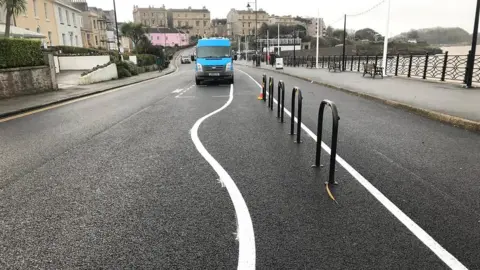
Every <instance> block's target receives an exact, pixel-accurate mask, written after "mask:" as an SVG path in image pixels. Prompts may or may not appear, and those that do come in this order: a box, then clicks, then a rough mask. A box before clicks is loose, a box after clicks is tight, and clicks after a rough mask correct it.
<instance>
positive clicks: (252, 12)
mask: <svg viewBox="0 0 480 270" xmlns="http://www.w3.org/2000/svg"><path fill="white" fill-rule="evenodd" d="M237 12H238V13H239V14H255V10H253V9H250V10H237ZM257 13H267V12H266V11H265V10H257Z"/></svg>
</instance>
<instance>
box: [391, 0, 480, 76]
mask: <svg viewBox="0 0 480 270" xmlns="http://www.w3.org/2000/svg"><path fill="white" fill-rule="evenodd" d="M390 1H391V0H387V25H386V29H385V38H384V39H383V59H382V66H383V76H387V54H388V32H389V31H390V30H389V27H390ZM479 1H480V0H479ZM477 15H478V10H477ZM477 19H478V16H477Z"/></svg>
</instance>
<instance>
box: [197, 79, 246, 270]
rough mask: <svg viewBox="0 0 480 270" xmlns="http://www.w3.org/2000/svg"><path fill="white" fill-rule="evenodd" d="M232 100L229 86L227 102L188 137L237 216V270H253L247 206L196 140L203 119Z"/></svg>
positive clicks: (219, 167)
mask: <svg viewBox="0 0 480 270" xmlns="http://www.w3.org/2000/svg"><path fill="white" fill-rule="evenodd" d="M232 100H233V84H232V85H230V96H229V99H228V101H227V102H226V103H225V104H224V105H223V106H222V107H221V108H219V109H217V110H216V111H213V112H211V113H209V114H207V115H205V116H204V117H202V118H200V119H198V120H197V122H196V123H195V125H193V127H192V130H191V131H190V135H191V138H192V141H193V143H194V144H195V147H196V148H197V150H198V152H199V153H200V154H201V155H202V156H203V158H205V160H206V161H207V162H208V163H209V164H210V166H212V168H213V169H214V170H215V172H216V173H217V174H218V177H219V178H220V179H219V180H220V182H221V183H223V185H224V186H225V187H226V188H227V191H228V194H229V195H230V198H231V200H232V203H233V206H234V208H235V214H236V216H237V239H238V266H237V268H238V269H242V270H243V269H255V236H254V233H253V224H252V219H251V217H250V213H249V211H248V208H247V204H246V203H245V200H244V199H243V197H242V194H241V193H240V190H239V189H238V187H237V185H235V182H234V181H233V179H232V177H230V175H229V174H228V172H227V171H226V170H225V169H224V168H223V167H222V166H221V165H220V163H218V161H217V160H215V158H213V156H212V155H210V153H208V151H207V149H205V147H204V146H203V144H202V142H201V141H200V139H199V138H198V128H199V127H200V125H201V124H202V122H203V121H205V119H207V118H209V117H210V116H213V115H215V114H217V113H219V112H221V111H222V110H224V109H225V108H227V107H228V105H230V103H232Z"/></svg>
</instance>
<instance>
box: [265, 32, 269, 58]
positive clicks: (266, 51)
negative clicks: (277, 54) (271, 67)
mask: <svg viewBox="0 0 480 270" xmlns="http://www.w3.org/2000/svg"><path fill="white" fill-rule="evenodd" d="M268 34H269V33H268V29H267V43H266V45H265V63H266V64H267V65H268V38H269V35H268Z"/></svg>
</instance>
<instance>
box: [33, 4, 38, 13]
mask: <svg viewBox="0 0 480 270" xmlns="http://www.w3.org/2000/svg"><path fill="white" fill-rule="evenodd" d="M33 16H35V17H38V14H37V0H33Z"/></svg>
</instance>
